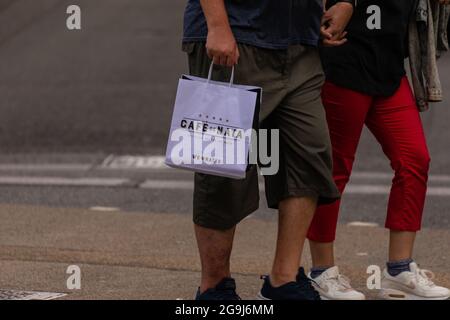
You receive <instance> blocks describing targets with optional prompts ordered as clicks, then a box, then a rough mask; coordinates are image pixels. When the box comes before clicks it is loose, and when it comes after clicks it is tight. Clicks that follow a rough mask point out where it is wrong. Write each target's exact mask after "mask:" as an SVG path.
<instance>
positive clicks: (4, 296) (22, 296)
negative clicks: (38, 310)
mask: <svg viewBox="0 0 450 320" xmlns="http://www.w3.org/2000/svg"><path fill="white" fill-rule="evenodd" d="M64 296H67V294H65V293H57V292H37V291H22V290H1V289H0V300H53V299H57V298H61V297H64Z"/></svg>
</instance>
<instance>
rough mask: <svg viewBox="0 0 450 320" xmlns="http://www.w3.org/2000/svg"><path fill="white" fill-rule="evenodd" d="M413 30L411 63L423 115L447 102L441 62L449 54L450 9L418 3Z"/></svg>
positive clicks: (430, 1) (428, 0)
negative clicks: (432, 104) (431, 106)
mask: <svg viewBox="0 0 450 320" xmlns="http://www.w3.org/2000/svg"><path fill="white" fill-rule="evenodd" d="M416 3H417V7H416V11H415V13H414V14H413V15H412V18H411V23H410V27H409V60H410V67H411V75H412V85H413V88H414V93H415V95H416V100H417V106H418V108H419V110H420V111H426V110H428V108H429V103H430V102H439V101H442V100H443V93H442V85H441V81H440V78H439V71H438V67H437V58H438V57H439V55H440V53H441V52H443V51H448V49H449V45H448V35H447V23H448V21H449V15H450V7H449V6H446V5H441V4H439V1H438V0H416Z"/></svg>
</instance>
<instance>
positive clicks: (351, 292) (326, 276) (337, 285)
mask: <svg viewBox="0 0 450 320" xmlns="http://www.w3.org/2000/svg"><path fill="white" fill-rule="evenodd" d="M308 277H309V278H310V279H311V280H313V286H314V288H315V289H316V290H317V291H318V292H319V294H320V297H321V298H322V300H365V299H366V297H365V296H364V294H362V293H361V292H359V291H356V290H355V289H353V288H352V286H351V285H350V281H349V279H348V278H347V277H345V276H343V275H341V274H339V268H338V267H331V268H329V269H327V270H325V271H324V272H323V273H322V274H321V275H320V276H318V277H317V278H314V279H313V278H311V273H310V274H308Z"/></svg>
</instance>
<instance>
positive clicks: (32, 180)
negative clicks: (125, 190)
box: [0, 176, 130, 187]
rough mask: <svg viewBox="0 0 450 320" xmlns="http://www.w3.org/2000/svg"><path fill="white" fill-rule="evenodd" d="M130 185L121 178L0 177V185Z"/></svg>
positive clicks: (127, 180) (128, 181)
mask: <svg viewBox="0 0 450 320" xmlns="http://www.w3.org/2000/svg"><path fill="white" fill-rule="evenodd" d="M127 183H130V180H129V179H122V178H61V177H26V176H20V177H13V176H0V185H43V186H86V187H97V186H98V187H118V186H122V185H124V184H127Z"/></svg>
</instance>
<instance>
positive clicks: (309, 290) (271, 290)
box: [258, 276, 320, 301]
mask: <svg viewBox="0 0 450 320" xmlns="http://www.w3.org/2000/svg"><path fill="white" fill-rule="evenodd" d="M262 278H263V279H264V284H263V287H262V289H261V291H260V292H259V294H258V299H259V300H291V301H292V300H297V301H298V300H320V295H319V293H317V291H316V290H314V288H313V287H312V285H311V284H310V283H306V282H304V281H301V282H298V281H293V282H289V283H286V284H284V285H282V286H281V287H277V288H275V287H273V286H272V284H271V283H270V278H269V276H264V277H262Z"/></svg>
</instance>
